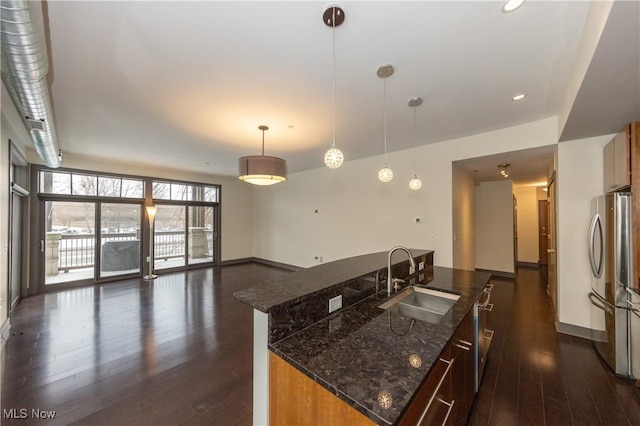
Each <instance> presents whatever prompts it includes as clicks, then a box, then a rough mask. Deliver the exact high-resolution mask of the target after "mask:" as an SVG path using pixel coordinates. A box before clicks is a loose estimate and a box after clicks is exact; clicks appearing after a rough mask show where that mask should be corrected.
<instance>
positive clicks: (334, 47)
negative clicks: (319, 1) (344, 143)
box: [331, 6, 336, 148]
mask: <svg viewBox="0 0 640 426" xmlns="http://www.w3.org/2000/svg"><path fill="white" fill-rule="evenodd" d="M331 28H332V29H331V32H332V33H333V143H332V144H331V147H332V148H335V147H336V7H335V6H334V7H333V25H332V26H331Z"/></svg>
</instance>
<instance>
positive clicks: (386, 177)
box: [377, 65, 393, 183]
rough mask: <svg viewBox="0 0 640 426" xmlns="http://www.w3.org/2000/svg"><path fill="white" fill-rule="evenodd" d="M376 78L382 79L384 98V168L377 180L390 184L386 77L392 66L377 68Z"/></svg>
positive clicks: (391, 73)
mask: <svg viewBox="0 0 640 426" xmlns="http://www.w3.org/2000/svg"><path fill="white" fill-rule="evenodd" d="M377 74H378V77H380V78H383V79H384V96H383V102H382V115H383V124H384V167H383V168H381V169H380V171H379V172H378V180H379V181H380V182H383V183H388V182H391V179H393V171H392V170H391V169H390V168H389V167H388V166H387V77H389V76H391V75H393V66H392V65H382V66H381V67H380V68H378V72H377Z"/></svg>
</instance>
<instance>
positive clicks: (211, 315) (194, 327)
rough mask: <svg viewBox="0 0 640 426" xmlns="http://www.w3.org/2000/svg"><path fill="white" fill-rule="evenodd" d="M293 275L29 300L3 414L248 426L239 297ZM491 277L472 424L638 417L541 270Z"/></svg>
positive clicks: (247, 338) (132, 284) (244, 319)
mask: <svg viewBox="0 0 640 426" xmlns="http://www.w3.org/2000/svg"><path fill="white" fill-rule="evenodd" d="M286 273H288V272H286V271H284V270H280V269H275V268H271V267H267V266H262V265H258V264H246V265H235V266H226V267H223V268H216V269H200V270H194V271H190V272H187V273H176V274H169V275H164V276H161V277H159V278H158V279H157V280H155V281H154V282H152V283H149V282H146V281H142V280H127V281H123V282H119V283H111V284H103V285H96V286H90V287H84V288H78V289H71V290H64V291H60V292H52V293H46V294H40V295H37V296H33V297H29V298H27V299H25V300H23V301H22V302H21V303H20V305H19V306H18V308H17V309H16V312H15V316H14V318H13V326H12V329H11V336H10V337H9V339H8V340H7V341H6V342H3V350H2V367H1V372H0V373H1V377H2V379H1V380H2V409H3V410H8V409H11V408H14V409H17V410H19V409H23V408H27V409H28V410H29V412H30V410H31V409H32V408H35V409H40V410H46V411H55V412H56V416H55V419H54V420H53V421H51V420H49V421H45V420H39V419H35V418H27V419H24V420H23V419H7V418H3V420H2V423H3V425H4V424H6V425H8V424H18V423H19V424H32V423H38V424H69V423H76V424H87V425H117V424H135V425H140V424H154V425H165V424H188V425H196V424H210V425H211V424H213V425H250V424H251V418H252V417H251V407H252V396H251V392H252V389H251V386H252V327H253V320H252V312H251V310H250V309H249V308H248V307H247V306H246V305H244V304H242V303H240V302H237V301H235V300H234V299H233V297H232V294H233V292H234V291H236V290H238V289H241V288H244V287H247V286H249V285H252V284H255V283H258V282H261V281H264V280H267V279H270V278H275V277H277V276H279V275H282V274H286ZM493 282H494V283H495V286H494V291H493V293H492V302H493V303H494V304H495V305H494V309H493V313H492V319H491V323H490V327H493V328H494V329H495V334H494V341H493V344H492V347H491V350H490V352H489V356H488V362H487V367H486V370H485V377H484V379H483V383H482V387H481V391H480V394H479V395H478V397H477V399H476V403H475V405H474V407H473V410H472V412H471V416H470V419H469V424H471V425H485V424H490V425H514V424H520V425H528V424H538V425H543V424H546V425H554V424H557V425H570V424H574V425H584V424H605V425H618V424H620V425H623V424H640V391H639V390H638V389H637V388H635V387H634V386H633V384H632V383H631V382H630V381H626V380H622V379H619V378H617V377H615V376H614V375H613V374H612V373H611V372H610V371H609V370H608V369H607V367H606V365H604V364H603V363H602V362H601V361H600V359H599V358H598V356H597V355H596V354H595V352H594V350H593V348H592V347H591V345H590V343H589V342H588V341H585V340H583V339H579V338H574V337H571V336H567V335H562V334H557V333H555V331H554V328H553V322H552V315H551V311H550V302H549V299H548V297H546V295H545V293H544V289H543V285H542V284H541V280H540V277H539V272H538V271H537V270H534V269H525V268H521V269H520V270H519V271H518V275H517V279H516V281H515V285H514V281H513V280H499V279H495V280H493ZM3 414H4V413H3Z"/></svg>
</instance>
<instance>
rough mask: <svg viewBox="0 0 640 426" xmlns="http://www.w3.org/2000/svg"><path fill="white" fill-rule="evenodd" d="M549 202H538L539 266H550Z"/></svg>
mask: <svg viewBox="0 0 640 426" xmlns="http://www.w3.org/2000/svg"><path fill="white" fill-rule="evenodd" d="M548 233H549V202H548V201H547V200H538V264H539V265H540V266H547V265H549V253H548V252H547V249H548V248H549V237H548V235H547V234H548Z"/></svg>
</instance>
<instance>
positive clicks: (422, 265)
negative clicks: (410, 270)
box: [418, 262, 424, 271]
mask: <svg viewBox="0 0 640 426" xmlns="http://www.w3.org/2000/svg"><path fill="white" fill-rule="evenodd" d="M423 269H424V262H420V263H418V271H422V270H423Z"/></svg>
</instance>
